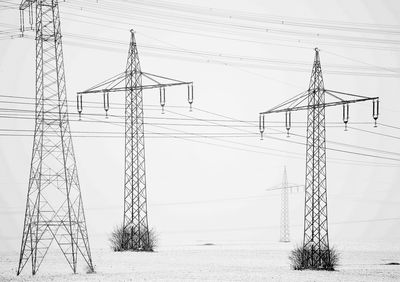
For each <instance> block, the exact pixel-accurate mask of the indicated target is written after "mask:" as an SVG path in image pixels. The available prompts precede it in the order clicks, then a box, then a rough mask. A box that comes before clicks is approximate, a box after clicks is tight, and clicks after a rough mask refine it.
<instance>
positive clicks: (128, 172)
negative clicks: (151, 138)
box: [77, 30, 193, 251]
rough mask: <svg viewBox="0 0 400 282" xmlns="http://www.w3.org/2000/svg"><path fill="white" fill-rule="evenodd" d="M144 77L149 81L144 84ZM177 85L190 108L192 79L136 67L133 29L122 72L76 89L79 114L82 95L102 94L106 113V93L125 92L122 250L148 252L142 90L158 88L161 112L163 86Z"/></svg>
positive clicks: (107, 106) (137, 60)
mask: <svg viewBox="0 0 400 282" xmlns="http://www.w3.org/2000/svg"><path fill="white" fill-rule="evenodd" d="M144 79H146V80H147V81H148V82H149V83H144V82H143V80H144ZM122 84H123V85H122ZM177 85H185V86H187V91H188V102H189V104H190V108H191V105H192V103H193V82H184V81H180V80H176V79H172V78H167V77H164V76H160V75H155V74H150V73H146V72H143V71H142V69H141V67H140V60H139V53H138V49H137V44H136V38H135V32H134V31H133V30H131V38H130V44H129V51H128V60H127V64H126V68H125V70H124V72H122V73H120V74H118V75H116V76H113V77H112V78H110V79H108V80H106V81H103V82H101V83H99V84H96V85H95V86H94V87H91V88H89V89H87V90H85V91H81V92H78V96H77V99H78V100H77V105H78V112H79V115H81V113H82V95H83V94H90V93H99V94H102V95H103V102H104V109H105V111H106V115H107V113H108V110H109V94H110V93H111V92H125V172H124V177H125V178H124V217H123V238H122V245H123V248H122V249H123V250H133V251H152V249H151V245H150V236H149V226H148V217H147V187H146V166H145V138H144V137H145V132H144V111H143V90H146V89H153V88H158V89H159V90H160V104H161V107H162V112H163V113H164V106H165V88H166V87H172V86H177Z"/></svg>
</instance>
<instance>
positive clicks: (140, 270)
mask: <svg viewBox="0 0 400 282" xmlns="http://www.w3.org/2000/svg"><path fill="white" fill-rule="evenodd" d="M292 247H293V244H290V243H289V244H281V243H265V244H253V245H251V244H249V245H246V246H245V245H243V244H242V245H235V244H225V245H213V246H205V245H204V246H200V245H199V246H186V247H182V246H180V247H168V248H166V247H164V248H160V249H159V250H158V251H157V252H154V253H113V252H111V251H109V250H98V249H97V250H96V249H95V250H93V251H92V253H93V259H94V263H95V265H96V273H95V274H86V273H85V270H84V266H83V265H82V264H83V262H82V261H80V263H81V264H80V266H79V267H80V269H79V273H78V274H76V275H74V274H71V270H70V269H68V268H66V261H65V259H64V258H63V257H62V256H60V253H58V252H52V253H49V254H48V256H47V257H46V259H45V261H44V262H43V264H42V266H41V268H40V270H39V273H38V274H37V275H36V276H35V277H33V278H32V276H31V275H30V272H29V271H30V269H29V265H27V266H26V268H25V269H24V271H23V273H22V275H21V276H19V277H16V275H15V272H16V266H17V260H18V254H17V253H1V254H0V280H1V281H191V280H198V281H296V282H300V281H400V266H399V265H385V264H387V263H391V262H400V249H399V248H400V247H399V245H397V246H390V245H387V244H386V246H384V244H380V245H379V244H362V245H361V244H357V245H355V244H346V245H337V247H338V249H339V250H340V252H341V264H340V266H339V267H338V269H337V271H334V272H325V271H294V270H291V269H290V268H289V263H288V254H289V250H290V249H291V248H292Z"/></svg>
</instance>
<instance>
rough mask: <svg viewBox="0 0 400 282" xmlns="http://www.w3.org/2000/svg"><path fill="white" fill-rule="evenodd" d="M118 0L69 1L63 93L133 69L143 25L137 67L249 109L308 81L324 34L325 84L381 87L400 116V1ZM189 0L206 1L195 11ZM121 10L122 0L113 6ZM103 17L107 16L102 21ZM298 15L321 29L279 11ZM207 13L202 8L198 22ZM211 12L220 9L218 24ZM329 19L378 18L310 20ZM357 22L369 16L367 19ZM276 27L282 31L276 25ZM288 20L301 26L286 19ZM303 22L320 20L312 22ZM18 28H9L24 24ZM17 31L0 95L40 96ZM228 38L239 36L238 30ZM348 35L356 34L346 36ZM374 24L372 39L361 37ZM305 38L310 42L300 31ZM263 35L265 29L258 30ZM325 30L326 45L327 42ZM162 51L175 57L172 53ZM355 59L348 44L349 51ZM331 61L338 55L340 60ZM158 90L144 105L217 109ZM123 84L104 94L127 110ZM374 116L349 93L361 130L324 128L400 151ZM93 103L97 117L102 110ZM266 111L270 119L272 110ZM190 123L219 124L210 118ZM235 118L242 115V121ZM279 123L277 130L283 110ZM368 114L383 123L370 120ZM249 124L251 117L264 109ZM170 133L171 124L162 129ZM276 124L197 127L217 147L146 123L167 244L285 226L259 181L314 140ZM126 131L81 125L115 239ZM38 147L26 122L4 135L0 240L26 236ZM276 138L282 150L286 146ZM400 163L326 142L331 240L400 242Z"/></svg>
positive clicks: (91, 218) (298, 166) (86, 162)
mask: <svg viewBox="0 0 400 282" xmlns="http://www.w3.org/2000/svg"><path fill="white" fill-rule="evenodd" d="M96 2H98V3H97V4H96ZM125 2H126V1H102V0H99V1H93V0H91V1H73V0H69V1H66V2H62V3H60V11H61V20H62V31H63V35H64V36H63V40H64V59H65V69H66V79H67V81H66V82H67V92H68V99H69V100H73V101H74V100H75V97H76V92H77V91H82V90H84V89H86V88H88V87H90V86H92V85H94V84H96V83H98V82H100V81H102V80H104V79H106V78H108V77H111V76H113V75H115V74H117V73H119V72H122V71H123V70H124V67H125V63H126V57H127V50H128V43H129V36H130V35H129V30H130V29H131V28H134V29H135V30H136V31H137V35H136V38H137V41H138V45H139V53H140V59H141V66H142V70H143V71H147V72H150V73H154V74H159V75H165V76H168V77H172V78H177V79H181V80H187V81H194V84H195V90H194V92H195V102H194V107H196V108H198V109H201V110H206V111H210V112H212V113H218V114H221V115H225V116H229V117H234V118H237V119H242V120H246V121H254V122H256V120H257V119H258V113H259V112H261V111H264V110H267V109H269V108H271V107H273V106H275V105H277V104H278V103H280V102H282V101H284V100H285V99H287V98H290V97H292V96H294V95H296V94H297V93H299V92H301V91H304V90H306V89H307V87H308V81H309V76H310V72H311V67H312V63H313V59H314V50H313V48H314V47H317V46H318V47H320V48H321V63H322V69H323V71H324V70H325V69H326V70H327V71H326V72H324V81H325V86H326V88H329V89H334V90H339V91H345V92H350V93H357V94H360V95H366V96H379V97H380V99H381V115H380V117H379V121H380V122H381V123H383V124H387V125H393V126H400V123H399V121H398V118H397V116H398V114H399V112H400V110H399V109H398V108H397V106H398V105H399V102H400V98H399V95H398V93H399V91H400V80H399V72H400V69H399V68H400V56H399V54H400V53H399V51H400V48H399V45H400V18H399V17H398V15H399V13H400V3H399V2H398V1H396V0H392V1H305V0H303V1H265V0H263V1H255V0H251V1H250V0H249V1H190V3H188V1H179V2H168V1H165V2H163V1H158V0H157V1H149V2H146V3H147V4H145V5H138V4H137V3H139V2H141V1H129V2H133V3H132V4H124V3H125ZM10 3H18V2H17V1H15V0H10V1H0V31H1V30H9V29H10V28H17V27H18V25H19V13H18V10H17V9H5V8H4V6H10V5H11V6H15V5H12V4H10ZM110 3H111V4H110ZM135 3H136V4H135ZM152 3H153V4H157V3H164V4H165V3H179V4H180V5H181V6H179V7H186V6H189V8H190V9H189V12H179V11H178V10H171V9H169V10H165V9H162V8H159V9H155V8H154V6H151V4H152ZM194 6H201V7H204V8H207V9H205V10H202V9H200V8H195V7H194ZM114 9H115V11H117V12H114ZM219 9H229V10H230V11H223V12H221V14H222V15H221V16H212V15H215V14H218V13H220V11H221V10H219ZM104 11H108V13H109V16H105V15H103V14H101V13H104ZM190 11H191V12H190ZM200 11H205V12H204V13H205V14H200ZM231 11H236V12H239V13H243V14H244V13H246V12H249V13H250V12H251V13H259V14H260V15H264V16H265V18H266V19H270V18H271V16H272V15H274V16H277V17H276V18H278V19H279V20H282V21H284V24H271V23H262V22H256V21H254V17H253V21H240V20H238V19H236V18H235V16H232V17H231V18H230V17H229V15H233V12H231ZM115 13H118V14H115ZM158 13H160V15H158ZM264 16H263V17H264ZM95 17H97V18H102V20H101V21H99V20H95V19H94V18H95ZM183 17H186V18H183ZM293 17H296V18H300V19H298V20H297V22H302V23H305V22H306V21H305V19H309V20H312V21H310V22H311V23H312V24H313V26H314V28H306V27H294V26H290V25H287V24H286V23H289V22H291V21H293V19H292V18H293ZM110 19H111V21H109V20H110ZM77 20H79V21H77ZM200 21H203V22H202V23H201V24H199V22H200ZM210 21H213V22H214V23H213V24H209V22H210ZM328 21H335V22H340V23H342V24H343V23H344V22H346V23H348V24H347V27H349V26H353V27H362V28H366V27H368V28H369V29H374V28H375V29H379V30H380V32H378V33H377V32H375V33H365V32H360V31H359V32H349V31H348V30H347V31H346V30H344V31H343V30H338V29H334V30H329V29H323V28H315V25H316V24H328V25H330V26H332V25H333V24H335V23H330V22H328ZM215 22H216V23H215ZM94 23H97V25H96V24H94ZM356 23H362V25H357V24H356ZM233 25H242V26H243V25H244V26H253V27H254V26H255V27H258V28H260V29H264V30H267V29H268V30H269V31H268V32H267V31H265V32H261V31H254V29H248V30H246V29H241V28H240V27H239V26H236V27H233ZM369 25H370V26H369ZM383 25H394V27H393V28H392V29H391V30H392V31H393V30H394V31H396V32H397V34H395V33H394V32H391V33H387V34H384V33H383V32H382V29H383V28H384V26H383ZM277 30H278V31H277ZM385 30H387V29H385ZM273 31H277V33H276V34H273ZM287 31H290V32H292V33H287ZM293 32H295V33H293ZM299 32H306V33H310V34H311V35H310V37H305V35H304V34H299ZM10 34H16V32H14V33H10ZM10 34H8V33H7V34H4V35H3V34H2V33H1V32H0V95H12V96H17V97H30V98H33V97H34V95H35V93H34V83H35V81H34V79H35V72H34V66H35V60H34V54H35V50H34V48H35V47H34V41H33V40H32V39H30V38H25V39H19V38H16V39H9V38H6V36H8V35H10ZM194 34H204V35H206V36H199V35H194ZM291 34H292V35H291ZM317 34H318V35H317ZM27 35H28V36H31V37H32V36H33V33H32V32H28V33H27ZM77 35H81V36H82V35H83V36H84V39H81V40H79V39H78V37H77ZM326 35H334V36H335V38H334V39H332V40H327V39H323V38H324V36H326ZM88 36H90V37H95V38H103V39H108V40H111V41H113V42H116V43H107V42H104V41H93V40H89V39H88ZM222 37H231V38H235V40H227V39H224V38H222ZM345 37H346V38H347V39H348V40H345ZM321 38H322V39H321ZM366 38H367V39H366ZM368 38H372V40H371V41H370V42H365V41H366V40H368ZM306 40H309V41H312V42H311V43H310V44H307V43H304V42H305V41H306ZM249 41H253V42H249ZM255 41H257V42H264V44H259V43H257V42H255ZM377 41H381V43H379V42H377ZM118 42H121V44H119V43H118ZM327 42H328V43H329V44H324V43H327ZM282 45H290V46H282ZM350 45H351V46H350ZM354 45H358V47H357V46H354ZM149 46H153V47H154V46H157V47H162V48H164V49H165V48H167V49H178V50H180V51H182V50H191V51H201V52H212V53H216V54H217V56H216V57H208V56H207V55H204V54H203V55H196V56H195V55H188V54H185V53H182V52H171V51H168V50H164V49H162V50H158V51H157V50H155V49H150V48H149ZM157 54H158V55H157ZM166 54H167V55H168V56H165V55H166ZM219 54H221V56H219ZM334 54H338V55H339V56H337V55H334ZM226 55H233V56H236V57H241V58H242V60H241V61H244V62H245V63H249V58H248V57H250V58H258V59H257V60H256V62H250V64H251V65H252V66H250V67H248V66H247V67H246V66H243V65H240V66H237V65H235V64H234V63H233V61H232V59H226V58H225V57H224V56H226ZM184 58H185V59H184ZM246 58H247V59H246ZM261 58H264V59H269V60H279V61H280V62H283V63H287V62H289V63H288V64H285V65H278V64H277V63H272V64H261V63H260V61H261ZM346 58H351V60H350V59H346ZM216 60H218V61H223V62H225V63H226V64H227V65H223V64H218V63H215V61H216ZM297 61H299V62H301V63H306V65H305V66H304V65H301V66H300V68H302V69H306V70H307V71H293V70H290V69H288V68H293V67H297V66H296V65H293V63H294V62H297ZM307 64H308V65H307ZM255 65H256V66H255ZM335 65H340V66H339V67H338V66H336V67H335ZM276 66H283V68H284V69H283V70H278V69H276ZM345 66H351V68H350V70H351V71H354V72H358V74H353V75H346V74H343V73H333V72H334V71H336V72H337V71H339V72H341V71H342V70H345V68H344V67H345ZM376 66H379V67H378V68H377V67H376ZM363 68H364V69H363ZM365 68H366V71H369V72H373V73H375V74H376V73H378V74H379V75H370V76H365V75H364V76H362V75H359V72H360V71H365ZM328 70H330V71H331V72H328ZM382 74H385V75H387V74H389V75H388V76H384V75H382ZM157 93H158V92H157V91H148V92H145V93H144V97H145V98H144V101H145V102H144V103H145V105H146V106H145V113H146V114H145V115H146V116H147V117H152V118H168V117H170V118H182V116H180V115H177V114H176V113H178V114H181V115H187V116H189V117H195V118H202V119H218V120H220V119H223V118H222V117H220V116H215V115H212V114H207V113H205V112H201V111H200V110H198V109H194V111H193V112H189V111H188V108H171V107H169V108H168V106H169V105H174V106H186V105H187V103H186V89H185V88H179V87H178V88H175V89H168V90H167V93H166V94H167V107H166V109H167V110H170V111H172V112H168V111H167V112H166V114H164V115H161V110H160V109H159V108H157V107H150V106H147V105H157V104H158V99H159V98H158V94H157ZM122 96H123V94H115V96H112V97H111V114H115V115H122V114H123V110H121V109H118V107H120V106H113V103H121V102H122V101H123V100H122ZM0 101H2V102H0V105H1V108H2V109H4V108H21V109H30V110H33V106H32V105H18V104H7V103H4V101H17V99H11V98H4V97H0ZM90 101H98V102H101V101H102V100H101V97H100V96H92V97H90ZM114 105H115V104H114ZM84 107H85V104H84ZM113 107H114V108H113ZM116 108H117V109H116ZM0 112H1V114H0V115H4V114H7V113H6V112H5V111H4V110H0ZM70 112H72V113H75V107H74V104H72V106H71V107H70ZM87 112H90V113H97V114H103V111H102V109H90V110H89V109H87ZM341 115H342V113H341V109H340V108H335V109H329V110H327V120H328V121H329V122H341ZM371 115H372V105H371V103H366V104H359V105H354V106H351V108H350V124H349V126H350V127H353V128H354V129H353V128H350V129H349V131H347V132H344V131H343V127H342V126H341V125H340V127H336V128H335V127H332V126H330V127H328V128H327V138H328V146H329V147H332V148H338V149H345V150H349V151H355V152H361V153H365V154H372V155H379V156H382V157H386V158H393V159H400V157H399V154H400V152H399V151H398V148H399V140H398V138H399V137H400V130H399V129H395V128H387V127H386V128H385V127H383V126H379V127H378V128H376V129H374V128H373V126H372V117H371ZM70 118H71V120H74V121H71V128H72V130H73V131H75V132H76V131H102V130H104V131H114V132H116V131H120V132H121V135H122V132H123V130H122V127H119V126H116V125H112V124H102V123H89V122H87V123H86V122H81V123H78V122H76V121H75V120H76V119H77V117H76V115H75V114H73V115H71V117H70ZM85 118H86V117H84V119H85ZM97 118H98V119H103V117H97ZM268 118H269V119H271V117H267V119H268ZM273 119H274V120H276V121H283V119H284V116H283V115H279V116H274V117H273ZM109 121H118V122H121V121H122V119H120V118H117V117H112V118H110V120H109ZM147 121H148V122H150V123H151V122H153V123H156V122H160V123H167V122H170V123H174V121H173V120H172V121H171V120H161V121H160V120H156V119H152V120H149V119H148V120H147ZM293 121H295V122H304V121H305V113H296V114H295V115H294V116H293ZM369 121H370V122H371V124H355V122H369ZM176 123H182V121H176ZM192 123H196V124H205V125H210V123H204V122H201V121H193V122H192ZM352 123H353V125H352ZM223 124H224V125H227V124H229V123H227V122H224V123H223ZM235 124H236V125H238V123H235ZM214 125H215V124H214ZM302 125H304V124H302ZM168 127H169V128H172V129H173V130H183V131H187V132H197V133H198V132H206V133H210V132H213V133H235V134H243V131H238V129H237V128H236V129H235V128H226V127H216V126H208V127H206V126H204V127H200V126H196V127H183V126H178V125H170V126H168ZM0 128H1V129H29V130H30V129H33V120H21V119H9V118H1V117H0ZM281 129H282V130H283V129H284V127H283V124H282V128H281ZM359 129H363V130H368V131H373V132H377V133H382V134H386V135H390V136H382V135H376V134H371V133H366V132H362V131H359ZM241 130H249V131H251V132H253V133H257V132H258V130H257V124H255V126H254V127H244V128H242V129H241ZM146 132H166V130H163V129H160V128H158V127H155V126H154V125H150V124H149V125H146ZM168 132H170V133H171V132H172V133H174V131H169V130H168ZM268 132H272V130H269V131H268ZM293 132H294V133H297V134H302V135H304V134H305V128H304V127H299V128H293ZM2 133H4V132H2ZM272 136H274V137H279V138H280V139H282V140H284V141H281V140H278V141H277V140H272V139H268V138H266V139H265V140H264V141H260V140H259V137H258V136H254V137H251V138H249V137H246V138H245V137H243V138H232V137H231V138H224V139H223V140H227V141H228V142H239V143H241V144H238V143H227V142H221V141H220V140H216V139H204V138H203V139H201V138H198V139H192V140H196V141H201V142H208V143H212V144H218V146H215V145H210V144H204V143H196V142H193V141H188V140H182V139H177V138H148V139H147V140H146V167H147V188H148V212H149V223H150V226H152V227H154V228H155V229H156V230H157V231H158V233H159V234H160V243H161V244H162V245H165V246H167V245H172V244H187V243H203V242H216V243H221V242H222V243H227V242H255V241H267V240H277V239H278V237H279V218H280V192H279V191H277V192H267V191H266V189H268V188H271V187H274V186H276V185H278V184H279V183H280V182H281V179H282V173H283V167H284V165H286V166H287V170H288V176H289V182H291V183H299V184H303V183H304V171H305V154H304V153H305V148H304V146H301V145H297V144H291V143H288V142H285V140H286V137H285V135H284V134H281V135H272ZM290 140H293V141H299V142H304V141H305V140H304V139H302V138H297V137H294V136H292V137H290ZM329 141H336V142H342V143H346V144H352V145H357V146H362V147H369V148H375V149H379V150H385V151H390V152H391V153H390V154H387V153H383V152H375V151H365V150H362V149H360V148H352V147H343V146H339V145H337V144H332V143H329ZM221 145H222V146H224V147H221ZM123 146H124V141H123V139H122V138H75V139H74V147H75V154H76V157H77V162H78V170H79V177H80V183H81V189H82V193H83V197H84V198H83V200H84V204H85V209H86V219H87V224H88V229H89V230H88V231H89V236H90V237H89V238H90V241H91V244H92V246H93V247H106V246H107V245H108V243H107V234H108V233H109V232H110V231H111V230H112V228H113V227H114V226H115V225H117V224H120V223H121V222H122V208H123V176H124V171H123V167H124V159H123V158H124V157H123V155H124V147H123ZM254 146H256V147H254ZM257 146H259V147H257ZM228 147H235V148H236V149H232V148H228ZM237 148H239V149H241V150H238V149H237ZM265 148H268V149H272V150H268V149H265ZM31 149H32V138H31V137H21V136H18V137H16V136H13V137H10V136H0V242H1V243H0V251H16V250H18V248H19V244H20V237H21V235H22V226H23V215H24V210H25V207H24V205H25V201H26V192H27V184H28V176H29V165H30V159H31ZM245 150H250V151H253V152H250V151H245ZM278 150H282V151H285V152H284V153H282V152H278ZM286 152H294V153H295V154H292V153H286ZM338 159H341V160H338ZM343 160H346V161H343ZM349 161H351V162H349ZM399 169H400V168H399V161H396V160H387V159H381V158H371V157H363V156H356V155H351V154H345V153H339V152H333V151H328V198H329V199H328V200H329V202H328V210H329V222H330V226H329V228H330V241H331V243H333V244H335V242H341V241H356V240H367V241H368V240H386V241H396V240H397V241H398V239H399V237H400V227H399V219H400V214H399V209H398V207H399V204H400V200H399V196H400V192H399V189H398V183H399V181H400V179H399ZM303 198H304V195H303V193H300V192H299V193H292V194H291V195H290V225H291V233H292V234H291V235H292V241H293V242H300V241H301V240H302V222H303ZM361 221H365V222H361Z"/></svg>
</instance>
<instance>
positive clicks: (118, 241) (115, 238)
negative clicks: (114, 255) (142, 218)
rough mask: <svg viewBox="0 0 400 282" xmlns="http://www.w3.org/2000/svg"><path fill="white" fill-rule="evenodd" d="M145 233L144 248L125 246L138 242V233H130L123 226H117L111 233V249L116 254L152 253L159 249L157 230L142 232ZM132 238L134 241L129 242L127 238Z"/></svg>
mask: <svg viewBox="0 0 400 282" xmlns="http://www.w3.org/2000/svg"><path fill="white" fill-rule="evenodd" d="M142 232H144V233H142V234H144V238H143V241H144V245H142V246H140V247H139V246H134V245H132V244H126V243H125V244H124V242H127V241H129V242H132V241H133V242H137V241H138V239H139V236H138V232H132V233H131V232H129V231H127V230H125V232H124V230H123V227H122V225H117V226H115V227H114V230H113V231H112V232H111V235H110V237H109V241H110V246H111V249H112V250H113V251H114V252H122V251H145V252H152V251H154V249H156V248H157V243H158V236H157V234H156V232H155V230H154V229H153V228H152V229H150V230H149V231H148V232H145V231H142ZM130 237H132V240H128V239H127V238H130Z"/></svg>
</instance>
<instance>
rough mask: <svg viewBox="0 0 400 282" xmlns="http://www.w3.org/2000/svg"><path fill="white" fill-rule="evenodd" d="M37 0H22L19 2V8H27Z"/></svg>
mask: <svg viewBox="0 0 400 282" xmlns="http://www.w3.org/2000/svg"><path fill="white" fill-rule="evenodd" d="M36 1H37V0H22V1H21V3H20V4H19V9H20V10H22V11H23V10H25V9H26V8H28V7H29V6H31V5H32V4H33V3H35V2H36Z"/></svg>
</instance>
